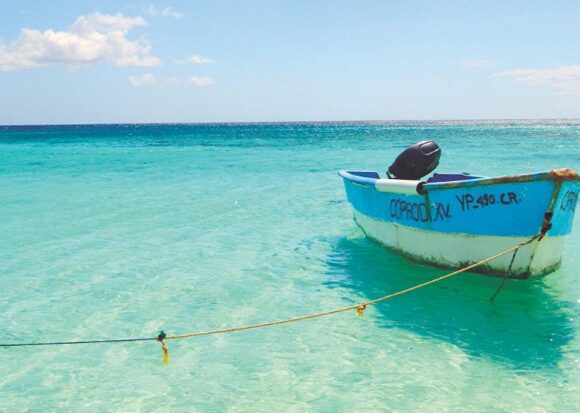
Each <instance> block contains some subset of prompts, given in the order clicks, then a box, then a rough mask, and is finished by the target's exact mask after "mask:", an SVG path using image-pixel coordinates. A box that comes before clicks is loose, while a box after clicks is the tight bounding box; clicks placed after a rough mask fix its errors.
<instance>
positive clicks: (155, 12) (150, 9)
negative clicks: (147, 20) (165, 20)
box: [147, 4, 184, 19]
mask: <svg viewBox="0 0 580 413" xmlns="http://www.w3.org/2000/svg"><path fill="white" fill-rule="evenodd" d="M147 13H148V14H149V15H150V16H163V17H173V18H174V19H181V18H182V17H183V16H184V14H183V13H181V12H179V11H176V10H173V8H171V7H165V8H164V9H163V10H159V9H158V8H157V7H155V6H154V5H152V4H150V5H149V6H147Z"/></svg>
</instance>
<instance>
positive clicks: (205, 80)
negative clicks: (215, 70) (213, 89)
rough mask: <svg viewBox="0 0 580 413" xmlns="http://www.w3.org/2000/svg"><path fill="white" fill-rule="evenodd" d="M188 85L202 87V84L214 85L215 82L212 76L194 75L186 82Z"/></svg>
mask: <svg viewBox="0 0 580 413" xmlns="http://www.w3.org/2000/svg"><path fill="white" fill-rule="evenodd" d="M186 84H187V85H188V86H194V87H201V86H212V85H214V84H215V82H214V80H213V79H212V78H211V77H202V76H192V77H190V78H189V80H188V81H187V83H186Z"/></svg>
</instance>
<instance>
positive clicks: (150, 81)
mask: <svg viewBox="0 0 580 413" xmlns="http://www.w3.org/2000/svg"><path fill="white" fill-rule="evenodd" d="M129 82H130V83H131V84H132V85H133V86H151V85H154V84H155V76H154V75H152V74H151V73H147V74H145V75H142V76H129Z"/></svg>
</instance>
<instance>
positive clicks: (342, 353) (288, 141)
mask: <svg viewBox="0 0 580 413" xmlns="http://www.w3.org/2000/svg"><path fill="white" fill-rule="evenodd" d="M425 139H435V140H436V141H437V142H438V143H439V145H440V146H441V147H442V151H443V155H442V159H441V163H440V166H439V168H438V169H437V171H438V172H470V173H473V174H482V175H489V176H497V175H504V174H512V173H527V172H538V171H543V170H548V169H552V168H562V167H569V168H574V169H576V170H580V149H579V148H580V121H537V122H525V121H501V122H493V121H478V122H376V123H357V122H346V123H289V124H208V125H186V124H168V125H84V126H21V127H15V126H12V127H10V126H5V127H0V317H1V322H0V343H3V344H6V343H20V342H38V341H66V340H100V339H120V338H131V337H153V336H156V335H157V334H158V333H159V331H160V330H165V331H166V333H167V334H169V335H173V334H182V333H187V332H194V331H203V330H211V329H215V328H225V327H230V326H239V325H245V324H251V323H258V322H263V321H271V320H277V319H282V318H289V317H294V316H298V315H303V314H307V313H313V312H318V311H323V310H329V309H333V308H338V307H343V306H346V305H351V304H355V303H358V302H361V301H365V300H369V299H373V298H376V297H379V296H382V295H385V294H388V293H391V292H395V291H398V290H400V289H403V288H406V287H409V286H412V285H414V284H417V283H420V282H424V281H426V280H428V279H431V278H434V277H437V276H440V275H442V274H444V273H445V272H446V271H444V270H439V269H435V268H431V267H428V266H424V265H419V264H415V263H413V262H410V261H407V260H406V259H404V258H401V257H400V256H398V255H396V254H394V253H392V252H390V251H388V250H385V249H384V248H382V247H380V246H379V245H377V244H375V243H373V242H371V241H369V240H367V239H366V238H365V237H364V236H363V234H362V232H361V231H360V229H358V227H357V226H356V225H355V223H354V222H353V220H352V211H351V208H350V205H349V204H348V203H347V202H346V201H345V194H344V189H343V184H342V182H341V179H340V178H339V177H338V175H337V171H338V170H339V169H346V168H360V169H368V170H378V171H380V172H381V173H384V171H385V170H386V168H387V167H388V166H389V165H390V164H391V162H392V161H393V160H394V159H395V157H396V156H397V155H398V154H399V153H400V152H401V151H402V150H403V149H404V148H405V147H406V146H408V145H410V144H413V143H415V142H418V141H420V140H425ZM577 215H578V214H577ZM499 283H500V280H498V279H494V278H488V277H484V276H479V275H472V274H467V275H462V276H458V277H456V278H454V279H450V280H447V281H444V282H442V283H440V284H437V285H435V286H431V287H429V288H426V289H423V290H420V291H416V292H414V293H412V294H409V295H406V296H402V297H400V298H397V299H395V300H392V301H388V302H385V303H383V304H380V305H378V306H376V307H370V308H369V309H367V311H366V315H365V316H364V317H357V316H356V314H355V313H354V312H352V313H350V312H349V313H343V314H338V315H334V316H330V317H326V318H321V319H317V320H311V321H303V322H300V323H295V324H289V325H283V326H277V327H273V328H268V329H260V330H252V331H246V332H239V333H235V334H221V335H215V336H209V337H199V338H192V339H187V340H179V341H177V340H175V341H170V342H168V346H169V352H170V355H171V364H170V365H169V366H165V365H163V364H162V357H161V347H160V345H159V343H157V342H154V341H149V342H136V343H115V344H88V345H74V346H54V347H52V346H50V347H21V348H0V412H52V411H76V412H80V411H86V412H109V411H118V412H139V411H143V412H149V411H153V412H166V411H171V412H173V411H175V412H185V411H187V412H310V411H312V412H355V411H366V412H382V411H401V412H407V411H426V412H440V411H481V412H527V413H530V412H571V411H577V408H578V406H580V218H579V217H578V216H577V217H576V220H575V223H574V228H573V233H572V234H571V236H570V237H569V239H568V242H567V245H566V249H565V252H564V259H563V264H562V267H561V268H560V269H559V270H558V271H557V272H555V273H553V274H550V275H548V276H547V277H545V278H542V279H538V280H534V281H524V282H522V281H508V282H507V284H506V286H505V288H504V289H503V290H502V291H501V293H500V294H499V295H498V297H497V298H496V300H495V301H494V302H493V303H491V302H490V300H489V299H490V297H491V295H492V294H493V293H494V291H495V290H496V288H497V287H498V285H499Z"/></svg>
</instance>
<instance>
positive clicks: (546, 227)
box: [0, 215, 551, 364]
mask: <svg viewBox="0 0 580 413" xmlns="http://www.w3.org/2000/svg"><path fill="white" fill-rule="evenodd" d="M550 218H551V216H550V217H548V216H547V215H546V219H545V220H544V224H543V225H542V229H541V231H540V233H539V234H538V235H536V236H534V237H532V238H530V239H529V240H527V241H526V242H522V243H519V244H517V245H515V246H513V247H511V248H508V249H507V250H505V251H502V252H500V253H498V254H495V255H493V256H491V257H488V258H485V259H483V260H481V261H478V262H476V263H474V264H471V265H468V266H467V267H464V268H461V269H459V270H457V271H453V272H451V273H449V274H445V275H442V276H441V277H437V278H434V279H432V280H430V281H426V282H424V283H421V284H417V285H414V286H412V287H409V288H406V289H404V290H401V291H397V292H396V293H392V294H389V295H385V296H383V297H379V298H376V299H374V300H371V301H367V302H363V303H359V304H353V305H349V306H346V307H342V308H337V309H335V310H330V311H323V312H320V313H313V314H306V315H303V316H300V317H294V318H288V319H284V320H277V321H270V322H266V323H259V324H250V325H246V326H240V327H230V328H223V329H219V330H210V331H199V332H194V333H186V334H179V335H174V336H168V335H166V334H165V332H163V331H161V332H160V333H159V335H158V336H157V337H143V338H127V339H109V340H83V341H61V342H41V343H14V344H4V343H0V347H23V346H52V345H68V344H93V343H124V342H134V341H151V340H156V341H158V342H160V344H161V349H162V352H163V363H164V364H169V349H168V348H167V345H166V343H165V341H166V340H179V339H184V338H191V337H200V336H209V335H213V334H223V333H234V332H237V331H244V330H253V329H256V328H262V327H271V326H276V325H281V324H288V323H294V322H296V321H302V320H309V319H312V318H319V317H325V316H328V315H332V314H338V313H343V312H346V311H351V310H356V312H357V314H358V315H359V316H362V315H364V311H365V309H366V308H367V306H369V305H374V304H378V303H381V302H383V301H387V300H391V299H393V298H395V297H399V296H401V295H404V294H408V293H410V292H412V291H415V290H418V289H420V288H424V287H427V286H429V285H431V284H435V283H438V282H440V281H443V280H446V279H447V278H451V277H454V276H456V275H459V274H461V273H464V272H466V271H469V270H471V269H473V268H476V267H479V266H480V265H483V264H485V263H487V262H489V261H492V260H494V259H496V258H499V257H501V256H503V255H506V254H509V253H510V252H512V251H517V250H519V249H520V248H522V247H524V246H525V245H528V244H531V243H532V242H533V241H535V240H538V241H541V240H542V238H543V236H544V235H545V233H546V232H547V231H548V230H549V227H550ZM510 265H511V264H510Z"/></svg>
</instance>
